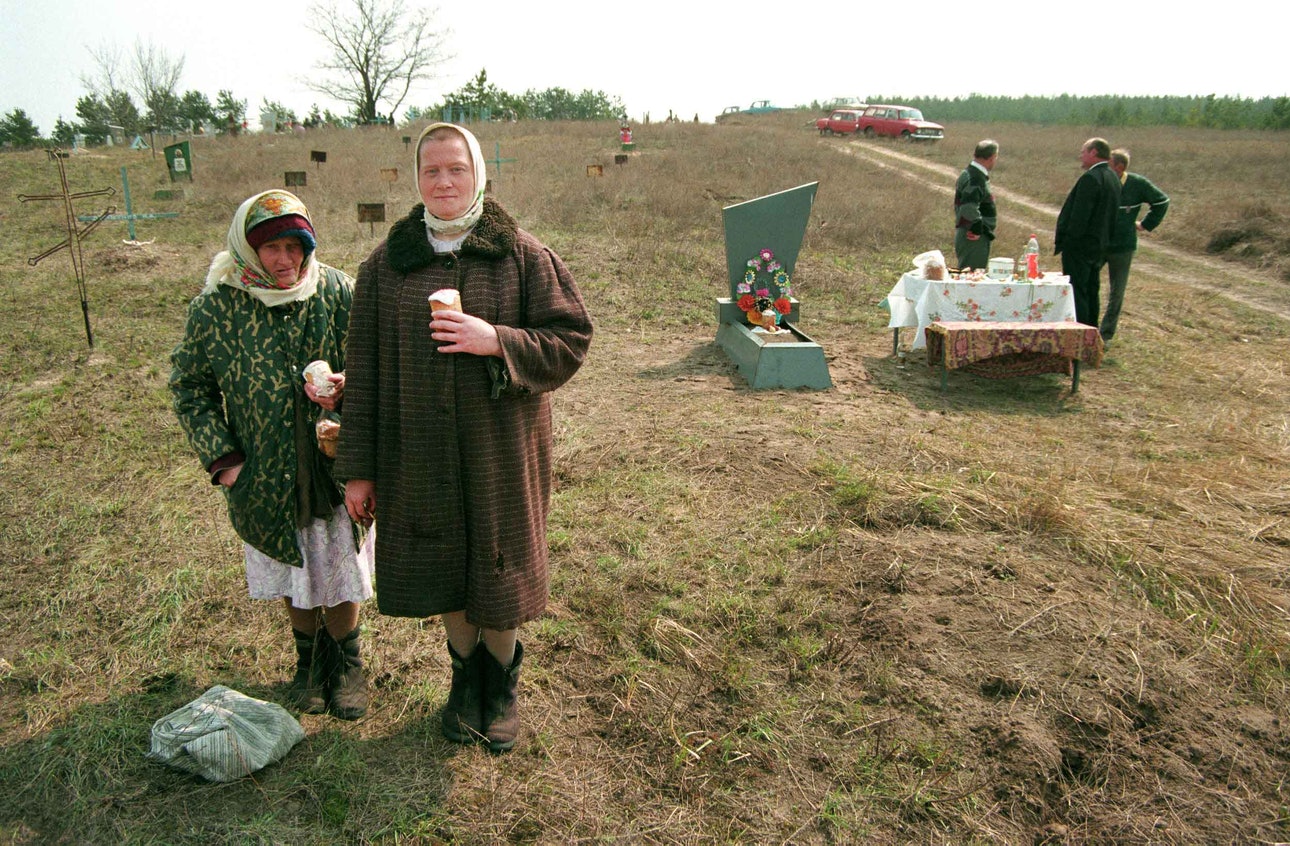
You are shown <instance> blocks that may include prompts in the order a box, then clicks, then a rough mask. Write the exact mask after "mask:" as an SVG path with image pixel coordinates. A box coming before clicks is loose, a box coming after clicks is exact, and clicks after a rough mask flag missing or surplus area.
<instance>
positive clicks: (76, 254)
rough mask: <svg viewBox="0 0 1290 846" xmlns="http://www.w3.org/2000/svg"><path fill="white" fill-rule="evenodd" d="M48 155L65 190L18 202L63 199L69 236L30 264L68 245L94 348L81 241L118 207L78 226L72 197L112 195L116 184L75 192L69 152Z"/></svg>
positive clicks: (20, 198)
mask: <svg viewBox="0 0 1290 846" xmlns="http://www.w3.org/2000/svg"><path fill="white" fill-rule="evenodd" d="M45 152H46V153H48V154H49V158H50V159H52V160H53V161H54V162H55V163H56V164H57V165H58V179H59V181H60V182H61V183H62V186H63V190H62V193H60V194H19V195H18V202H20V203H26V202H30V201H33V200H62V201H63V212H64V219H65V222H66V224H67V239H66V240H64V241H63V242H62V243H59V244H56V245H54V246H52V247H50V248H49V249H48V250H45V251H44V252H43V253H41V254H40V255H36V256H32V257H31V258H29V259H27V264H29V265H31V266H32V267H35V266H36V265H37V264H39V263H40V261H41V260H42V259H46V258H49V257H50V256H52V255H53V254H54V253H56V252H58V251H59V250H61V249H64V248H66V249H67V251H68V252H69V253H70V254H71V256H72V269H73V270H74V271H75V273H76V290H77V291H78V292H79V293H80V295H81V314H82V315H84V317H85V340H86V341H88V342H89V345H90V347H91V348H93V347H94V331H93V330H92V329H90V296H89V292H88V290H87V289H86V287H85V259H84V258H83V257H82V255H81V241H83V240H84V239H85V238H86V237H87V236H88V235H89V234H90V233H91V232H93V231H94V229H95V227H97V226H98V225H99V224H100V223H102V222H103V221H104V219H105V218H107V216H108V215H110V214H111V213H112V212H114V211H116V209H115V208H114V207H113V206H108V207H107V209H106V210H104V212H103V213H102V214H100V215H99V216H98V217H96V218H93V219H92V220H91V222H90V225H89V226H86V227H85V228H84V229H80V228H78V227H77V226H76V212H75V210H74V209H73V208H72V200H81V199H84V198H86V197H102V196H111V195H112V194H115V193H116V189H115V188H104V189H102V190H100V191H78V192H76V193H72V190H71V189H70V188H68V186H67V169H66V168H65V167H64V166H63V159H65V158H67V153H66V152H64V151H62V150H46V151H45Z"/></svg>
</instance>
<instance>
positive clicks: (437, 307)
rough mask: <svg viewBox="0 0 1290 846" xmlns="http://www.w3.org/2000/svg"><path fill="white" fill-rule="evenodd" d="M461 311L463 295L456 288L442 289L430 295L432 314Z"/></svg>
mask: <svg viewBox="0 0 1290 846" xmlns="http://www.w3.org/2000/svg"><path fill="white" fill-rule="evenodd" d="M444 309H447V310H448V311H461V293H460V292H458V291H457V290H456V289H454V288H441V289H440V290H438V291H435V292H434V293H433V294H431V295H430V313H431V314H433V313H434V312H436V311H443V310H444Z"/></svg>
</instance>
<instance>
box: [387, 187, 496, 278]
mask: <svg viewBox="0 0 1290 846" xmlns="http://www.w3.org/2000/svg"><path fill="white" fill-rule="evenodd" d="M518 230H519V226H518V224H516V223H515V218H513V217H511V216H510V214H508V213H507V211H506V209H504V208H502V207H501V206H500V205H498V204H497V202H496V201H494V200H491V199H487V198H485V199H484V213H483V214H482V215H481V216H480V218H479V222H478V223H476V224H475V228H474V229H472V230H471V231H470V235H468V236H466V241H465V243H464V244H462V245H461V250H460V254H461V255H463V256H470V255H477V256H482V257H484V258H489V259H499V258H503V257H505V256H508V255H510V253H511V251H512V250H513V249H514V248H515V239H516V233H517V232H518ZM386 250H387V254H388V256H389V259H390V267H392V268H394V269H395V270H397V271H398V272H399V273H412V272H413V271H417V270H420V269H421V268H423V267H426V266H427V265H429V264H430V262H432V261H434V249H433V248H432V247H431V246H430V240H429V238H427V237H426V225H425V205H423V204H422V203H417V204H416V205H415V206H413V207H412V211H411V212H409V213H408V216H407V217H405V218H403V219H402V220H400V221H399V222H397V223H395V224H394V225H393V226H391V227H390V234H389V237H388V238H386Z"/></svg>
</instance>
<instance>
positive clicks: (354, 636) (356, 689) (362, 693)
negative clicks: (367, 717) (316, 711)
mask: <svg viewBox="0 0 1290 846" xmlns="http://www.w3.org/2000/svg"><path fill="white" fill-rule="evenodd" d="M336 646H337V648H338V649H337V656H336V661H335V663H334V664H333V666H332V672H331V679H330V681H329V684H328V686H329V688H330V691H329V693H330V695H331V712H332V714H334V715H336V716H337V717H339V718H340V719H342V720H357V719H358V718H359V717H361V716H363V715H364V714H366V713H367V679H366V678H365V677H364V676H363V659H362V658H360V657H358V627H357V626H355V627H354V630H353V631H352V632H350V633H349V634H347V635H345V636H344V637H342V638H341V639H340V640H338V641H336Z"/></svg>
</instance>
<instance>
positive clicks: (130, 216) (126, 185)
mask: <svg viewBox="0 0 1290 846" xmlns="http://www.w3.org/2000/svg"><path fill="white" fill-rule="evenodd" d="M121 190H122V193H123V194H124V195H125V214H109V215H108V216H107V217H103V216H101V215H100V216H99V217H97V218H95V217H77V218H76V219H77V220H79V221H81V222H82V223H84V222H85V221H96V220H124V221H125V222H126V231H127V232H129V233H130V240H131V241H137V240H138V238H136V237H135V234H134V222H135V221H136V220H160V219H163V218H170V217H179V212H150V213H140V214H136V213H135V211H134V208H133V207H132V205H131V203H130V180H129V178H128V177H127V176H126V172H125V168H121Z"/></svg>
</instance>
